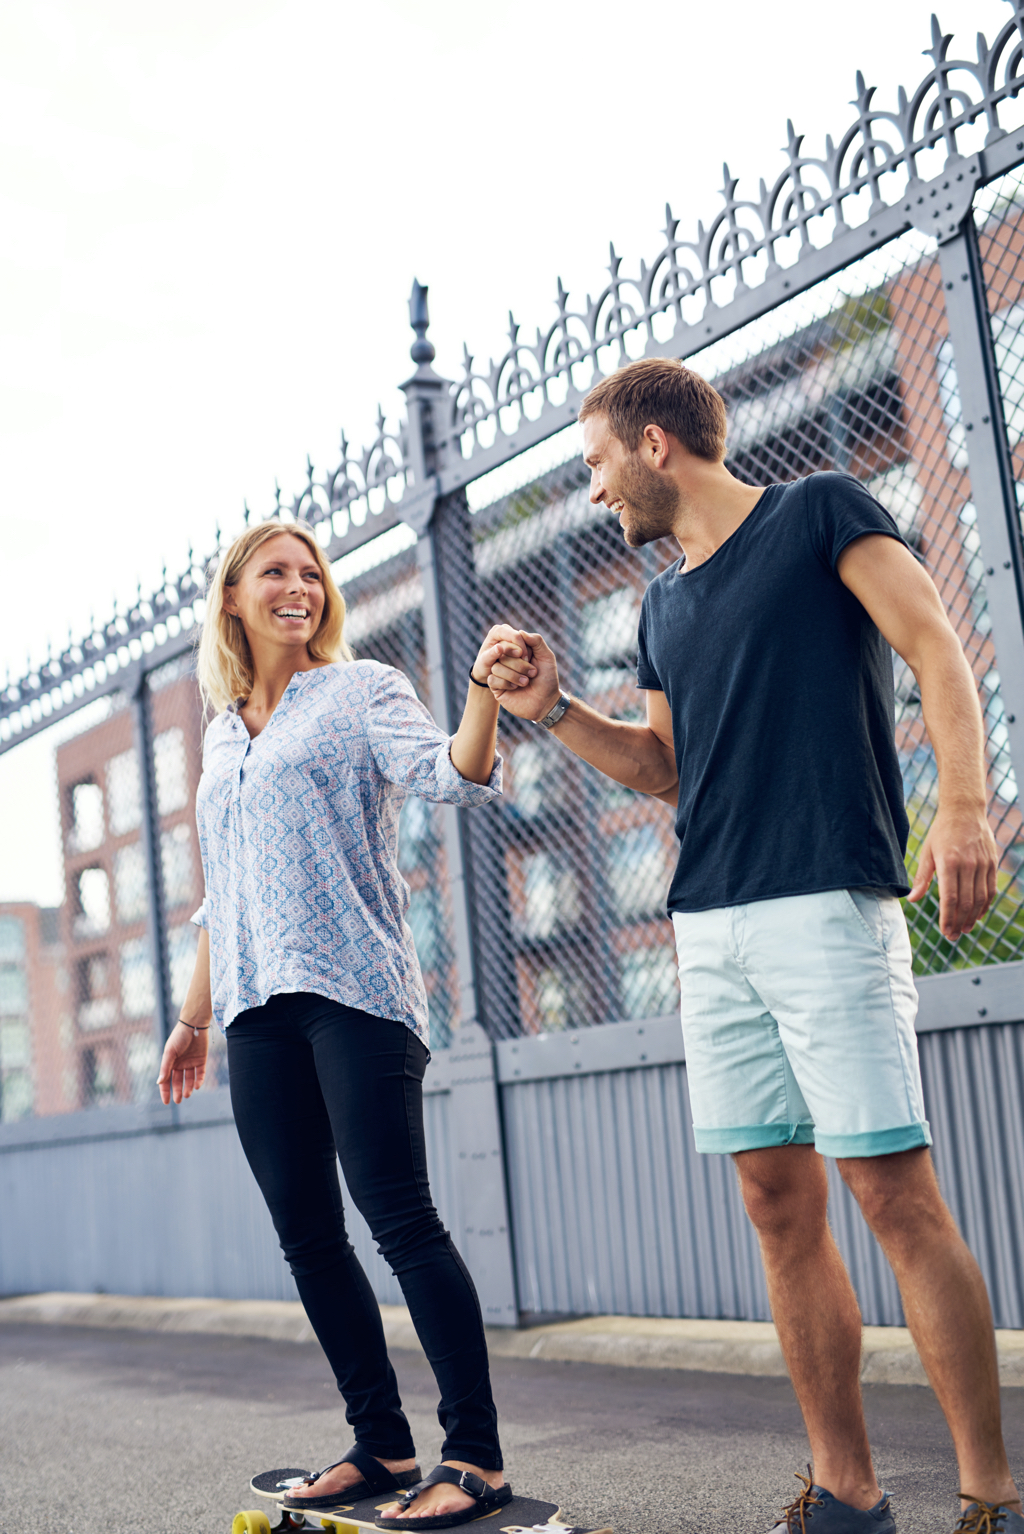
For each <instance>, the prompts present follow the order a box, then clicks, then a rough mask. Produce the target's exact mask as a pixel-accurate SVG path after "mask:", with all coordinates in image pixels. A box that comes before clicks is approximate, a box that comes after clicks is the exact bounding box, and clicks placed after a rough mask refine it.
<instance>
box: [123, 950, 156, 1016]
mask: <svg viewBox="0 0 1024 1534" xmlns="http://www.w3.org/2000/svg"><path fill="white" fill-rule="evenodd" d="M121 1006H122V1008H123V1010H124V1014H125V1016H126V1017H146V1016H148V1015H149V1013H151V1012H152V1011H153V1008H154V1007H155V1006H156V976H155V975H154V973H153V961H152V959H151V957H150V953H149V941H148V939H147V938H144V937H133V938H130V939H129V940H128V942H127V943H122V944H121Z"/></svg>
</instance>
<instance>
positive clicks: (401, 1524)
mask: <svg viewBox="0 0 1024 1534" xmlns="http://www.w3.org/2000/svg"><path fill="white" fill-rule="evenodd" d="M428 1486H457V1487H458V1488H459V1490H460V1491H464V1492H467V1493H468V1494H469V1496H471V1497H472V1498H473V1499H474V1502H473V1506H472V1507H466V1508H463V1510H462V1512H461V1513H445V1514H444V1515H443V1516H442V1517H439V1518H402V1517H398V1518H380V1517H377V1518H375V1519H374V1520H373V1521H374V1523H375V1524H376V1525H377V1527H378V1529H453V1528H455V1526H456V1524H459V1523H472V1522H473V1520H474V1519H475V1518H486V1517H487V1515H488V1513H493V1512H496V1511H497V1509H498V1508H499V1507H504V1506H505V1504H506V1502H511V1501H512V1488H511V1486H497V1487H495V1486H488V1484H487V1482H486V1481H482V1480H481V1479H480V1477H479V1476H478V1475H474V1474H473V1472H472V1470H453V1469H451V1468H450V1466H448V1465H438V1467H437V1469H436V1470H432V1471H431V1472H430V1474H429V1475H428V1476H427V1478H426V1480H425V1481H419V1482H417V1484H416V1485H415V1486H410V1487H409V1489H408V1490H407V1491H403V1492H402V1495H401V1496H400V1497H396V1498H395V1501H396V1502H399V1503H401V1505H402V1507H403V1508H409V1507H411V1506H412V1504H413V1503H414V1502H415V1501H416V1498H417V1497H418V1496H419V1495H420V1494H421V1492H424V1491H426V1489H427V1487H428Z"/></svg>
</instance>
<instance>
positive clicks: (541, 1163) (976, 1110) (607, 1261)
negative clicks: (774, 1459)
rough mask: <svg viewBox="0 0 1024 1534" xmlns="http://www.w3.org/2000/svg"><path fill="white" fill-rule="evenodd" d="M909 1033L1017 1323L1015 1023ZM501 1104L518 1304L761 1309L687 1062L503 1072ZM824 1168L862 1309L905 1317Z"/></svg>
mask: <svg viewBox="0 0 1024 1534" xmlns="http://www.w3.org/2000/svg"><path fill="white" fill-rule="evenodd" d="M919 1042H920V1047H921V1060H922V1071H923V1075H924V1085H925V1098H926V1102H927V1106H928V1114H929V1119H930V1122H931V1125H932V1132H933V1135H934V1137H935V1144H936V1149H935V1157H936V1164H937V1167H938V1171H939V1177H940V1179H941V1182H942V1186H943V1191H944V1192H945V1194H946V1197H947V1199H948V1200H949V1203H950V1205H951V1207H952V1210H953V1213H954V1215H955V1216H956V1218H957V1220H958V1222H959V1224H960V1226H961V1229H962V1230H963V1232H964V1234H965V1236H966V1238H967V1240H968V1242H969V1244H970V1246H971V1249H972V1251H973V1252H974V1253H975V1255H976V1257H977V1258H978V1260H979V1262H980V1264H981V1268H982V1271H983V1273H984V1275H985V1279H986V1281H987V1283H988V1285H989V1290H990V1293H991V1295H992V1305H993V1310H994V1312H995V1317H996V1324H997V1325H998V1326H1010V1327H1020V1326H1024V1261H1022V1258H1024V1024H1021V1023H1007V1024H1001V1025H996V1026H987V1027H986V1026H981V1027H970V1028H958V1029H950V1030H946V1031H942V1032H936V1033H926V1034H923V1035H922V1036H921V1038H920V1041H919ZM502 1103H503V1108H504V1114H505V1134H506V1141H507V1147H508V1173H509V1187H510V1196H511V1203H512V1220H513V1228H514V1231H515V1236H516V1243H515V1249H516V1268H517V1278H518V1284H519V1301H520V1305H521V1306H522V1308H523V1309H525V1310H530V1311H539V1312H542V1313H556V1314H559V1313H573V1314H581V1313H592V1314H600V1313H602V1312H605V1313H617V1314H624V1315H648V1316H721V1317H727V1318H737V1319H739V1318H744V1319H751V1320H767V1319H769V1311H768V1299H767V1294H766V1291H765V1284H764V1277H763V1273H762V1269H761V1261H760V1257H759V1254H758V1251H757V1242H756V1239H755V1238H754V1234H753V1231H752V1230H751V1228H750V1226H749V1224H748V1222H747V1219H746V1216H745V1214H744V1212H743V1207H742V1203H741V1200H740V1196H739V1189H738V1186H737V1182H736V1177H735V1174H734V1172H733V1169H732V1166H731V1165H730V1163H729V1162H728V1160H727V1158H724V1157H719V1156H698V1155H697V1153H696V1151H695V1150H694V1148H693V1136H692V1132H691V1127H690V1113H689V1101H688V1097H687V1093H686V1067H685V1065H683V1064H680V1063H677V1064H671V1065H659V1066H654V1067H645V1068H637V1069H629V1070H618V1071H607V1072H603V1073H601V1074H595V1075H583V1076H559V1077H556V1078H554V1079H550V1080H532V1081H524V1082H514V1083H506V1084H505V1085H504V1086H503V1087H502ZM829 1175H830V1182H831V1187H832V1199H831V1218H832V1223H833V1228H834V1230H835V1233H836V1239H837V1241H838V1243H839V1246H840V1248H841V1250H842V1252H843V1256H844V1258H845V1259H846V1262H847V1264H848V1266H849V1268H850V1272H851V1275H852V1277H853V1282H854V1285H855V1287H856V1290H857V1294H858V1296H859V1298H860V1302H861V1308H862V1311H863V1314H864V1319H865V1321H866V1322H867V1323H868V1324H871V1325H879V1326H898V1325H902V1323H903V1312H902V1308H901V1305H900V1300H899V1293H898V1291H897V1288H896V1283H895V1280H894V1278H893V1276H892V1272H891V1270H890V1269H889V1266H888V1264H887V1263H886V1262H885V1260H884V1258H883V1257H882V1254H881V1252H880V1251H879V1248H878V1246H877V1244H876V1242H875V1241H874V1238H873V1237H872V1236H871V1235H870V1233H869V1231H868V1229H867V1227H866V1225H865V1224H864V1221H863V1219H862V1218H861V1215H860V1212H859V1210H858V1209H857V1207H856V1205H855V1203H854V1201H853V1199H852V1198H851V1196H850V1195H849V1193H848V1192H847V1190H846V1188H845V1187H844V1186H843V1184H842V1182H841V1180H840V1178H839V1176H838V1174H837V1173H836V1169H835V1166H834V1164H833V1165H831V1166H830V1168H829Z"/></svg>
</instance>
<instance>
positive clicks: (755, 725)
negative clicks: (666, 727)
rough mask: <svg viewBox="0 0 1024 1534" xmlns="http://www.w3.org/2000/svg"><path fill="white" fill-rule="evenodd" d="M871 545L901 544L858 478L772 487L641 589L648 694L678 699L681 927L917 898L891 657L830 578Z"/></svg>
mask: <svg viewBox="0 0 1024 1534" xmlns="http://www.w3.org/2000/svg"><path fill="white" fill-rule="evenodd" d="M864 533H884V534H885V535H886V536H888V537H890V538H896V539H899V537H900V535H899V531H898V529H897V527H896V523H895V522H894V521H893V519H892V517H890V515H889V513H888V512H887V511H886V510H885V509H884V507H882V506H880V505H879V503H878V502H877V501H876V500H875V499H874V498H873V497H872V496H871V495H869V494H868V492H867V491H866V490H865V489H864V487H863V485H861V484H859V483H858V481H857V480H855V479H853V478H851V477H850V476H849V475H847V474H831V473H829V474H814V475H811V476H810V478H808V479H800V480H797V481H795V482H794V483H793V484H787V485H769V487H768V488H767V489H766V490H765V492H764V494H763V495H762V496H761V499H760V500H759V501H758V503H757V505H756V506H755V507H754V509H753V511H752V512H751V513H750V515H749V516H748V517H747V518H746V520H745V521H744V522H742V523H741V524H740V526H739V527H738V528H737V529H736V531H735V533H733V535H732V537H731V538H729V539H727V540H726V542H725V543H723V544H722V546H721V548H719V549H716V551H715V553H714V554H713V555H712V556H711V558H710V559H708V560H706V561H705V563H704V564H702V565H695V566H694V568H693V569H692V570H691V571H689V572H688V573H687V574H680V567H681V565H682V560H679V561H677V562H676V563H675V564H674V565H672V566H671V567H670V568H669V569H668V570H665V571H663V573H662V574H661V575H659V576H658V577H657V579H656V580H654V581H652V582H651V584H650V586H649V587H648V588H647V591H646V593H645V595H644V602H643V610H642V612H641V616H640V658H639V663H638V666H637V681H638V685H639V686H640V687H642V688H645V689H649V690H653V691H660V692H663V693H664V694H665V696H666V698H667V699H668V703H669V707H670V708H671V710H672V729H673V737H674V741H675V751H676V763H677V765H678V768H679V808H678V810H677V813H676V834H677V836H678V837H679V862H678V865H677V867H676V872H675V877H674V878H673V880H672V886H671V889H670V890H669V896H668V908H669V910H670V911H704V910H710V909H713V908H714V907H717V906H727V905H740V904H743V903H745V902H746V901H749V900H768V899H772V898H774V897H776V896H781V895H805V894H811V893H812V892H814V891H816V890H829V889H843V888H851V887H856V886H858V885H873V886H875V887H878V888H883V889H888V890H891V891H892V893H893V894H896V895H904V894H906V893H907V891H908V890H909V888H910V885H909V883H908V881H907V875H906V869H905V867H904V863H903V855H904V853H905V851H906V846H907V829H908V825H907V816H906V811H905V810H904V807H903V784H902V780H901V777H900V769H899V762H898V759H897V756H896V741H895V725H894V720H895V700H894V696H893V672H892V651H891V650H890V648H889V645H888V644H887V642H886V641H885V639H884V638H883V637H882V635H881V633H880V632H879V630H878V628H877V627H876V626H875V624H874V623H873V622H872V620H871V618H869V616H868V614H867V612H866V611H865V610H864V608H863V607H862V606H861V604H860V603H859V602H858V601H857V598H856V597H855V596H854V595H853V593H852V592H851V591H848V590H847V588H846V587H845V586H844V585H843V583H842V581H841V580H840V579H839V576H838V575H837V574H836V569H835V567H836V561H837V560H838V558H839V555H840V554H841V553H842V551H843V549H845V548H846V546H847V544H848V543H850V542H852V540H853V539H854V538H859V537H861V536H862V535H863V534H864ZM900 541H902V540H900Z"/></svg>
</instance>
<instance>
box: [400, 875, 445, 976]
mask: <svg viewBox="0 0 1024 1534" xmlns="http://www.w3.org/2000/svg"><path fill="white" fill-rule="evenodd" d="M405 919H406V921H407V922H408V923H409V930H410V931H411V932H412V939H413V942H414V943H415V944H416V955H417V957H418V959H419V961H420V963H421V965H422V966H423V968H424V969H436V968H437V966H438V964H439V963H440V961H441V932H440V924H439V922H438V914H437V898H436V896H435V894H434V891H433V890H432V889H422V890H413V891H412V893H411V894H410V896H409V910H408V912H407V914H406V918H405Z"/></svg>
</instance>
